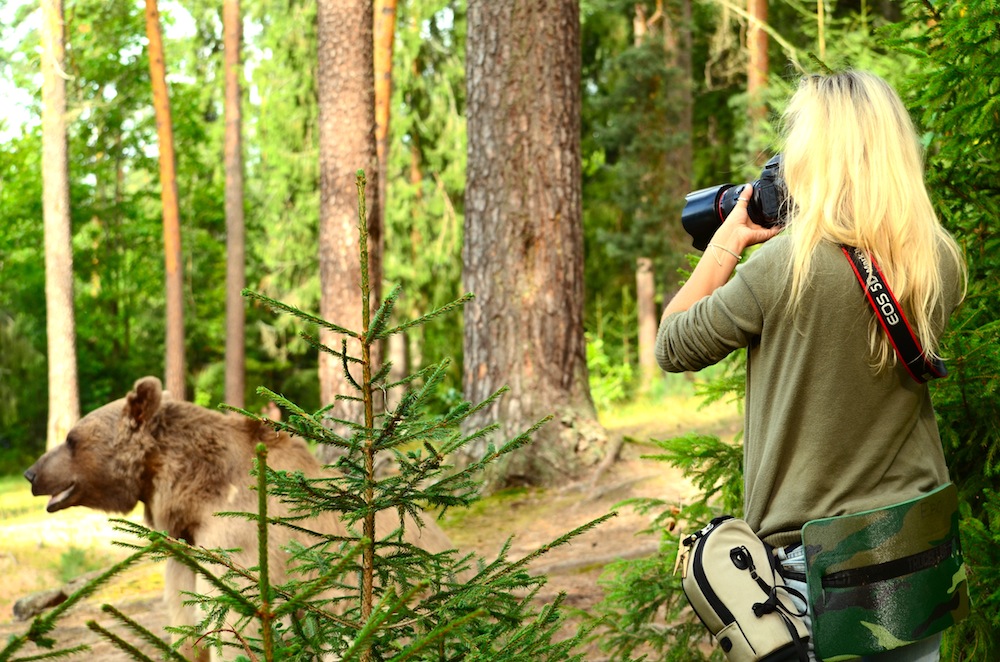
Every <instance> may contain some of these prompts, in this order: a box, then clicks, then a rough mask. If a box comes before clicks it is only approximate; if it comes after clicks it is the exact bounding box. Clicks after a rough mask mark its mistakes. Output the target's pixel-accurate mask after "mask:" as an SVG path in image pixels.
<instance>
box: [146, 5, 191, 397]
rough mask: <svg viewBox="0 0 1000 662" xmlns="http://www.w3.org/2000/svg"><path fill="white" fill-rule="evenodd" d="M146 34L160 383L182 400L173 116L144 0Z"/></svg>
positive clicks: (159, 43)
mask: <svg viewBox="0 0 1000 662" xmlns="http://www.w3.org/2000/svg"><path fill="white" fill-rule="evenodd" d="M146 37H147V39H148V40H149V74H150V80H151V83H152V87H153V109H154V111H155V113H156V135H157V138H158V140H159V143H160V198H161V200H162V204H163V253H164V264H165V267H166V295H167V311H166V316H167V334H166V366H165V367H166V370H165V376H164V383H165V384H166V387H167V390H168V391H170V393H171V395H172V396H173V397H174V398H176V399H179V400H183V399H184V371H185V367H184V272H183V270H182V265H183V259H182V252H181V222H180V208H179V206H178V201H177V167H176V157H175V154H174V130H173V119H172V118H171V116H170V95H169V92H168V90H167V72H166V65H165V59H164V55H163V37H162V34H161V32H160V12H159V10H158V9H157V5H156V0H146Z"/></svg>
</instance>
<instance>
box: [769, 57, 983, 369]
mask: <svg viewBox="0 0 1000 662" xmlns="http://www.w3.org/2000/svg"><path fill="white" fill-rule="evenodd" d="M784 130H785V147H784V150H783V163H782V168H783V173H784V178H785V181H786V183H787V185H788V190H789V195H790V196H791V198H792V199H793V200H794V202H795V204H794V208H793V211H792V213H791V214H790V217H789V222H788V228H789V234H790V235H791V238H792V264H791V287H792V297H791V301H792V306H793V308H794V307H795V306H796V305H797V302H798V301H799V300H800V298H801V296H802V294H803V292H804V291H805V289H806V286H807V284H808V282H809V274H810V264H811V261H812V255H813V251H814V250H815V248H816V247H817V245H819V243H820V242H821V241H830V242H834V243H837V244H846V245H848V246H857V247H859V248H862V249H865V250H867V251H870V252H871V253H872V254H873V255H874V256H875V259H876V261H877V262H878V264H879V266H881V268H882V271H883V273H884V274H885V278H886V281H887V282H888V284H889V286H890V287H891V289H892V291H893V293H894V294H895V295H896V298H897V300H898V301H899V302H900V304H901V305H902V306H903V310H904V311H905V312H906V315H907V316H908V318H909V321H910V325H911V326H912V327H913V329H914V332H915V333H916V334H917V337H918V339H919V340H920V344H921V346H922V347H923V349H924V351H925V352H926V353H928V355H936V353H937V349H938V346H937V333H939V332H940V329H934V328H933V326H934V325H933V324H932V322H931V320H932V319H933V313H934V310H935V308H936V306H937V305H938V302H939V300H940V298H941V296H942V283H941V271H940V270H939V268H938V266H939V261H940V260H942V259H948V260H954V261H955V262H956V264H957V265H958V268H959V270H960V272H961V273H962V274H963V277H964V273H965V271H964V270H965V266H964V260H963V259H962V257H961V253H960V252H959V248H958V246H957V245H956V244H955V242H954V240H953V239H952V238H951V236H950V235H949V234H948V233H947V231H945V230H944V228H943V227H942V226H941V224H940V223H939V222H938V219H937V216H936V215H935V214H934V209H933V207H932V206H931V201H930V198H929V197H928V195H927V189H926V187H925V186H924V169H923V153H922V149H921V147H920V145H919V143H918V141H917V135H916V131H915V129H914V127H913V123H912V122H911V120H910V116H909V114H908V113H907V112H906V108H905V107H904V106H903V103H902V101H901V100H900V98H899V96H898V95H897V94H896V92H895V91H894V90H893V89H892V87H890V86H889V84H888V83H886V82H885V81H884V80H882V79H881V78H879V77H878V76H876V75H874V74H871V73H866V72H861V71H846V72H843V73H838V74H833V75H829V76H808V77H806V78H804V79H803V80H802V82H801V83H800V85H799V89H798V90H797V91H796V93H795V94H794V96H793V97H792V99H791V100H790V102H789V104H788V108H787V109H786V111H785V114H784ZM942 246H943V247H944V250H943V251H942V250H940V247H942ZM869 346H870V347H871V352H872V359H873V364H874V365H875V366H876V367H877V368H878V369H879V370H881V369H884V368H886V367H888V366H892V365H893V364H894V363H895V359H896V356H895V353H894V351H893V349H892V346H891V345H890V343H889V340H888V338H887V337H886V335H885V334H884V333H883V332H882V331H881V330H880V329H879V327H878V325H877V324H876V323H875V322H874V319H873V322H872V326H871V329H870V333H869Z"/></svg>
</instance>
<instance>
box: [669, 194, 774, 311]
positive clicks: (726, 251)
mask: <svg viewBox="0 0 1000 662" xmlns="http://www.w3.org/2000/svg"><path fill="white" fill-rule="evenodd" d="M752 194H753V186H752V185H751V184H747V185H746V186H744V187H743V190H742V191H740V197H739V198H738V199H737V201H736V206H735V207H733V210H732V211H731V212H729V216H727V217H726V220H725V222H723V223H722V225H721V226H719V229H718V230H716V231H715V234H714V235H712V241H710V242H709V244H708V246H707V247H706V248H705V255H703V256H702V259H701V260H699V261H698V264H697V266H695V268H694V271H692V272H691V277H690V278H688V280H687V282H685V283H684V285H683V286H682V287H681V289H680V290H679V291H678V292H677V294H676V295H674V298H673V299H671V300H670V303H668V304H667V307H666V308H665V309H664V310H663V318H666V317H667V316H669V315H671V314H673V313H679V312H682V311H685V310H687V309H688V308H690V307H691V306H692V305H694V303H695V302H697V301H698V300H700V299H702V298H704V297H706V296H708V295H709V294H711V293H712V292H714V291H715V290H717V289H718V288H720V287H722V286H723V285H725V284H726V281H728V280H729V278H730V276H732V275H733V270H734V269H735V268H736V265H737V264H738V263H739V261H740V259H741V257H740V256H741V255H742V253H743V251H744V250H746V248H747V247H748V246H753V245H754V244H760V243H763V242H765V241H767V240H768V239H770V238H771V237H773V236H774V235H776V234H778V232H780V231H781V227H780V226H778V227H773V228H764V227H761V226H759V225H757V224H756V223H754V222H753V221H751V220H750V217H749V216H748V215H747V204H748V201H749V200H750V196H751V195H752ZM708 253H711V254H712V255H711V258H709V255H708Z"/></svg>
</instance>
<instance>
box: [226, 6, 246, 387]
mask: <svg viewBox="0 0 1000 662" xmlns="http://www.w3.org/2000/svg"><path fill="white" fill-rule="evenodd" d="M222 24H223V34H224V36H223V41H224V49H225V76H226V102H225V103H226V109H225V113H226V138H225V161H226V163H225V169H226V396H225V397H226V402H227V403H228V404H230V405H232V406H234V407H243V405H244V399H245V392H246V335H245V330H244V328H245V325H246V308H245V305H244V301H243V295H242V294H241V292H242V291H243V287H244V286H245V284H246V246H245V226H244V217H243V137H242V124H243V113H242V98H241V92H240V59H241V58H240V50H241V48H242V43H243V25H242V22H241V18H240V2H239V0H224V2H223V4H222Z"/></svg>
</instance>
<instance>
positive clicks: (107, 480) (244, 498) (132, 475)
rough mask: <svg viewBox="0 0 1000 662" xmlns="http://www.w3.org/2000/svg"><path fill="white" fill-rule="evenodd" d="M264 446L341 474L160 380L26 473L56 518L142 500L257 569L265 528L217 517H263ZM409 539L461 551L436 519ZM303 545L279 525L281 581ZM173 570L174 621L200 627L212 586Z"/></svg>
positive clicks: (273, 504) (183, 531)
mask: <svg viewBox="0 0 1000 662" xmlns="http://www.w3.org/2000/svg"><path fill="white" fill-rule="evenodd" d="M261 442H263V443H264V444H266V445H267V449H268V454H267V462H268V466H270V467H271V468H273V469H277V470H286V471H301V472H302V473H303V474H304V475H305V476H307V477H320V476H330V475H333V474H332V473H331V472H330V471H329V470H325V469H324V468H323V466H322V465H321V464H320V463H319V462H318V461H317V460H316V458H315V457H314V456H313V455H312V453H310V451H309V448H308V447H307V446H306V444H305V442H304V441H303V440H302V439H300V438H297V437H293V436H290V435H288V434H285V433H276V432H275V431H274V430H272V429H271V428H269V427H267V426H266V425H264V424H263V423H261V422H259V421H256V420H253V419H250V418H247V417H245V416H240V415H238V414H232V413H229V414H224V413H221V412H217V411H212V410H209V409H205V408H204V407H200V406H198V405H195V404H192V403H189V402H183V401H178V400H172V399H170V398H169V395H168V394H167V393H164V392H163V390H162V386H161V384H160V380H158V379H157V378H155V377H144V378H142V379H140V380H138V381H137V382H136V383H135V386H134V387H133V389H132V391H131V392H130V393H129V394H128V395H127V396H126V397H124V398H122V399H120V400H115V401H114V402H111V403H110V404H107V405H104V406H103V407H100V408H98V409H96V410H95V411H93V412H91V413H90V414H88V415H87V416H85V417H84V418H82V419H81V420H80V421H79V422H78V423H77V424H76V425H75V426H74V427H73V429H72V430H70V431H69V434H68V435H67V436H66V441H65V442H64V443H63V444H61V445H59V446H57V447H56V448H53V449H52V450H50V451H49V452H47V453H45V454H44V455H43V456H42V457H41V458H39V459H38V461H37V462H35V464H34V465H32V466H31V468H29V469H28V470H27V471H25V472H24V475H25V477H26V478H27V479H28V481H30V482H31V491H32V494H34V495H36V496H39V495H48V496H51V498H50V499H49V503H48V506H47V510H48V511H49V512H56V511H58V510H62V509H64V508H70V507H72V506H87V507H89V508H95V509H98V510H102V511H106V512H112V513H128V512H131V511H132V510H133V509H134V508H135V506H136V504H137V503H139V502H142V503H143V504H144V506H145V520H146V524H147V525H148V526H149V527H150V528H152V529H154V530H158V531H166V532H167V533H168V534H169V535H171V536H173V537H176V538H182V539H184V540H186V541H188V542H189V543H191V544H193V545H199V546H201V547H205V548H225V549H234V548H238V549H240V550H242V551H240V552H238V553H235V554H234V555H233V557H232V558H233V560H234V561H235V562H236V563H239V564H240V565H242V566H244V567H251V566H255V565H257V552H256V550H257V528H256V524H255V523H253V522H251V521H248V520H245V519H241V518H233V517H226V518H223V517H215V516H214V514H215V513H217V512H220V511H230V512H233V511H236V512H256V511H257V493H256V491H254V490H251V489H250V485H251V483H252V482H253V480H254V478H253V477H252V476H251V475H250V470H251V467H252V463H253V457H254V449H255V448H256V445H257V444H258V443H261ZM268 509H269V514H272V515H279V514H286V513H288V506H287V505H285V504H283V503H282V502H280V501H279V500H278V499H276V498H274V497H271V498H270V500H269V503H268ZM383 515H384V518H382V519H379V520H377V529H378V531H377V535H379V536H384V535H387V534H388V533H390V532H392V531H393V530H394V529H396V528H398V526H399V520H398V518H397V517H395V516H394V515H393V514H390V513H383ZM300 524H301V525H302V526H305V527H307V528H310V529H312V530H315V531H321V532H323V533H327V534H334V535H344V534H345V533H346V528H345V526H344V524H343V522H342V521H341V520H340V518H339V517H337V516H336V515H335V514H333V513H324V514H323V515H321V516H320V517H319V518H317V519H316V520H310V521H306V522H302V523H300ZM404 537H405V538H406V539H407V541H408V542H411V543H414V544H417V545H419V546H420V547H422V548H424V549H427V550H428V551H431V552H439V551H444V550H446V549H451V544H450V542H449V540H448V538H447V536H446V535H445V534H444V532H443V531H441V529H440V528H439V527H438V526H437V525H436V524H435V523H434V522H433V521H431V520H430V519H426V520H425V521H424V522H423V524H422V525H421V526H418V525H417V523H416V522H414V521H413V520H412V519H410V520H409V521H407V522H406V526H405V535H404ZM293 539H297V540H299V541H300V542H301V543H302V544H305V545H309V544H314V543H315V542H316V539H315V538H308V537H306V536H305V535H303V534H298V533H296V532H295V531H293V530H291V529H289V528H287V527H271V529H270V533H269V535H268V540H269V547H268V550H269V567H270V569H271V580H272V583H274V584H279V583H282V582H283V581H285V580H286V578H287V562H286V558H287V556H288V554H287V552H286V551H284V548H285V547H286V546H287V544H288V542H289V541H291V540H293ZM165 572H166V581H165V595H164V597H165V600H166V602H167V604H168V607H169V610H170V622H171V624H173V625H183V624H194V623H196V622H197V621H196V616H197V614H196V613H195V611H194V608H193V607H190V606H185V605H184V604H183V601H184V599H185V598H184V595H183V593H182V592H184V591H187V592H194V591H197V592H200V593H207V592H208V588H207V587H206V586H203V585H202V582H201V581H199V580H198V578H196V576H195V574H194V573H193V572H192V571H191V570H190V569H188V568H187V567H186V566H184V565H182V564H180V563H178V562H176V561H173V560H168V561H167V565H166V570H165ZM186 652H189V653H190V651H186Z"/></svg>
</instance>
